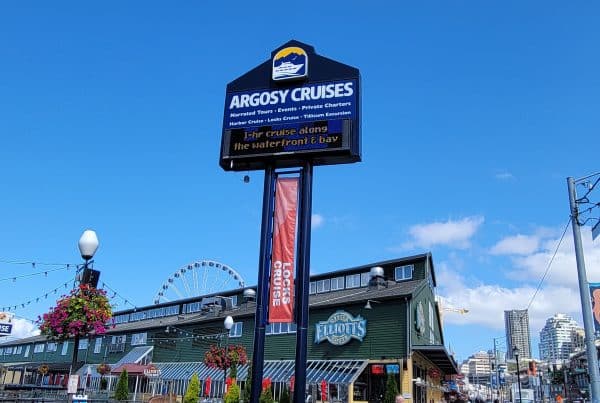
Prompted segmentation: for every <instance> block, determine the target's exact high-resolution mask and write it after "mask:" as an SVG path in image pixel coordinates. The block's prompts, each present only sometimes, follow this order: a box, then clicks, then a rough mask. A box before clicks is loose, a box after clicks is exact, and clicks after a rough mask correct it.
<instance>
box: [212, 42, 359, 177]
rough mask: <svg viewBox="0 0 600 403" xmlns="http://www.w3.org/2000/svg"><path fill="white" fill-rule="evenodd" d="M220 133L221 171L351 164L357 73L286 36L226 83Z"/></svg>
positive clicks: (356, 153) (355, 151)
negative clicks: (263, 58) (259, 61)
mask: <svg viewBox="0 0 600 403" xmlns="http://www.w3.org/2000/svg"><path fill="white" fill-rule="evenodd" d="M309 61H310V66H311V67H310V72H309V69H308V65H309ZM222 133H223V136H222V139H221V158H220V162H219V163H220V165H221V167H222V168H223V169H225V170H233V171H246V170H251V169H263V168H265V167H266V166H267V165H273V166H274V167H275V168H283V167H293V166H302V165H303V164H304V162H306V161H310V162H311V163H312V164H313V165H330V164H348V163H353V162H358V161H360V160H361V150H360V73H359V71H358V69H356V68H354V67H351V66H347V65H345V64H342V63H339V62H336V61H334V60H331V59H328V58H326V57H323V56H320V55H318V54H317V53H315V50H314V48H313V47H312V46H310V45H306V44H303V43H301V42H297V41H290V42H288V43H287V44H285V45H283V46H282V47H280V48H279V49H276V50H275V51H273V52H272V54H271V60H269V61H266V62H264V63H262V64H260V65H259V66H257V67H255V68H254V69H252V70H250V71H249V72H247V73H246V74H244V75H243V76H241V77H238V78H237V79H236V80H234V81H232V82H231V83H229V84H228V85H227V92H226V94H225V109H224V115H223V132H222Z"/></svg>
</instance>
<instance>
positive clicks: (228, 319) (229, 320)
mask: <svg viewBox="0 0 600 403" xmlns="http://www.w3.org/2000/svg"><path fill="white" fill-rule="evenodd" d="M223 326H225V330H226V332H225V363H224V365H223V367H224V368H223V398H224V397H225V387H226V383H227V355H228V351H227V349H228V348H229V331H230V330H231V328H232V327H233V318H232V317H231V316H229V315H227V317H226V318H225V320H224V321H223Z"/></svg>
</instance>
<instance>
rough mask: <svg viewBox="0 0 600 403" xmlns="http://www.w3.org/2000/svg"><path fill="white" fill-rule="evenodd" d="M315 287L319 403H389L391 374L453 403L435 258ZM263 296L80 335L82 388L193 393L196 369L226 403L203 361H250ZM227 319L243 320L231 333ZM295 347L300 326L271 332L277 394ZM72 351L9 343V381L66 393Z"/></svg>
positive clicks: (5, 358)
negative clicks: (228, 355) (238, 355)
mask: <svg viewBox="0 0 600 403" xmlns="http://www.w3.org/2000/svg"><path fill="white" fill-rule="evenodd" d="M215 269H216V270H218V269H219V268H218V267H217V268H215ZM310 281H311V282H310V315H309V318H310V326H309V331H308V338H309V340H308V346H309V347H308V368H307V385H308V389H309V390H308V391H307V393H309V394H311V395H312V401H313V402H314V401H321V400H322V397H325V398H326V399H325V400H326V401H340V402H367V401H379V400H378V399H381V398H382V397H383V395H384V394H385V387H386V382H387V376H391V377H393V378H394V379H395V381H396V383H397V384H398V389H399V391H400V393H401V394H402V395H403V397H404V400H405V401H407V402H415V403H429V402H431V401H434V402H439V401H441V400H442V397H443V393H444V392H445V391H447V385H446V381H448V380H450V379H451V377H452V375H455V374H457V373H458V369H457V365H456V362H455V361H454V358H453V357H452V356H451V355H449V354H448V352H447V350H446V348H445V347H444V337H443V331H442V327H441V320H440V310H439V308H438V305H437V303H436V299H435V287H436V279H435V272H434V266H433V261H432V257H431V254H429V253H427V254H422V255H417V256H411V257H406V258H400V259H394V260H388V261H384V262H377V263H373V264H368V265H363V266H359V267H353V268H349V269H343V270H338V271H332V272H329V273H323V274H318V275H313V276H311V280H310ZM254 296H255V288H252V287H250V288H244V289H238V290H233V291H226V292H225V291H224V292H223V293H220V294H218V295H217V294H213V295H204V296H198V297H194V298H188V299H184V300H178V301H173V302H168V303H161V304H156V305H151V306H146V307H143V308H136V309H130V310H123V311H119V312H115V314H114V321H115V326H114V328H112V329H110V330H109V331H108V333H107V334H104V335H99V336H93V335H92V336H90V337H89V338H87V339H82V340H80V344H79V351H78V361H79V362H78V363H77V365H76V368H74V371H76V373H77V374H79V375H80V380H79V385H80V387H81V388H84V389H87V390H98V389H99V388H101V386H104V385H101V382H102V383H103V384H104V383H106V387H107V388H108V389H111V390H112V389H114V387H115V384H116V379H117V376H118V374H119V372H120V371H121V370H122V369H127V371H128V373H129V375H130V382H129V385H130V388H131V391H132V394H134V395H135V396H136V398H138V399H142V398H149V397H150V396H151V395H155V394H167V393H172V394H177V395H182V394H183V393H185V389H186V386H187V383H188V382H189V379H190V378H191V376H192V375H193V374H194V373H196V374H198V376H199V379H200V382H201V395H202V396H210V397H220V396H222V394H223V388H224V378H225V374H224V371H223V370H222V369H218V368H209V367H207V366H206V365H205V364H204V363H203V362H204V356H205V353H206V351H207V350H209V349H210V348H211V346H223V345H225V344H227V345H229V346H243V347H244V348H245V349H246V351H247V353H248V362H251V357H250V355H251V354H252V342H253V337H254V317H255V312H256V302H255V298H254ZM228 316H231V317H232V318H233V321H234V323H233V326H232V327H231V330H230V331H229V332H226V331H225V330H224V329H225V328H224V320H225V318H227V317H228ZM295 344H296V328H295V325H294V324H293V323H291V324H287V323H281V324H279V323H273V324H269V325H268V327H267V337H266V343H265V365H264V377H265V378H267V377H268V378H270V379H271V381H272V384H273V392H274V395H275V396H276V397H277V396H279V394H280V393H281V391H282V390H283V388H284V387H287V388H289V387H290V386H291V383H293V372H294V358H295ZM72 356H73V342H55V341H52V340H47V339H46V338H44V337H43V336H36V337H30V338H26V339H21V340H17V341H11V342H9V343H5V344H1V345H0V364H2V365H3V366H4V369H5V371H3V375H2V377H1V378H0V381H2V384H3V385H4V388H5V389H23V388H42V389H44V388H45V389H57V390H64V388H65V387H66V385H67V382H68V375H69V371H70V366H71V360H72ZM100 363H108V364H110V367H111V370H112V372H111V373H110V374H107V375H104V376H101V375H100V374H98V372H97V371H96V369H97V367H98V364H100ZM247 374H248V365H241V366H239V367H238V370H237V378H236V380H237V382H239V383H240V384H242V385H243V384H244V383H245V382H246V378H247ZM102 378H104V379H106V381H101V379H102Z"/></svg>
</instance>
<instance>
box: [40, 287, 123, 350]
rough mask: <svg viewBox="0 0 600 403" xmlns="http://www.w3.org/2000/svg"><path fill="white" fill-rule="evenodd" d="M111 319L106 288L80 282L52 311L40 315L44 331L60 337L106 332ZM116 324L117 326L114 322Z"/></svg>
mask: <svg viewBox="0 0 600 403" xmlns="http://www.w3.org/2000/svg"><path fill="white" fill-rule="evenodd" d="M111 318H112V307H111V306H110V302H109V301H108V298H107V297H106V291H104V290H99V289H96V288H94V287H91V286H90V285H89V284H81V285H80V286H79V287H78V288H76V289H74V290H72V291H71V292H70V294H69V295H63V296H62V297H61V298H60V299H59V300H58V301H57V302H56V306H55V307H53V308H50V312H48V313H45V314H44V315H43V316H41V317H38V320H37V323H38V324H39V326H40V331H41V334H43V335H45V336H47V337H49V338H53V339H59V340H66V339H69V338H72V337H75V336H83V337H85V336H87V335H88V334H90V333H94V334H97V335H98V334H104V333H106V330H107V328H108V326H109V321H110V319H111ZM113 327H114V325H113Z"/></svg>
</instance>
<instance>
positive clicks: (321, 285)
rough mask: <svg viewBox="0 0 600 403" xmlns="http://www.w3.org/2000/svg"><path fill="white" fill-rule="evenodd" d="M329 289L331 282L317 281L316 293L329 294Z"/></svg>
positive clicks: (327, 280)
mask: <svg viewBox="0 0 600 403" xmlns="http://www.w3.org/2000/svg"><path fill="white" fill-rule="evenodd" d="M330 288H331V280H329V279H325V280H319V281H317V293H322V292H329V290H330Z"/></svg>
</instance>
